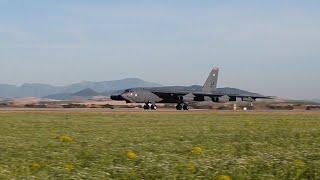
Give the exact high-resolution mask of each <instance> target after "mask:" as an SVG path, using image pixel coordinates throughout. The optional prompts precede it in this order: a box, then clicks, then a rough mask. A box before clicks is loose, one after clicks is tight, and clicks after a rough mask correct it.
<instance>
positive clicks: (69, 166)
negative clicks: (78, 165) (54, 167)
mask: <svg viewBox="0 0 320 180" xmlns="http://www.w3.org/2000/svg"><path fill="white" fill-rule="evenodd" d="M64 169H65V170H67V171H69V172H72V171H74V170H75V166H74V165H73V164H65V165H64Z"/></svg>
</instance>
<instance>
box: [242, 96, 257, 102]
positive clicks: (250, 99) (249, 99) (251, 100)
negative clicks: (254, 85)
mask: <svg viewBox="0 0 320 180" xmlns="http://www.w3.org/2000/svg"><path fill="white" fill-rule="evenodd" d="M242 101H246V102H254V101H255V99H253V98H252V97H243V98H242Z"/></svg>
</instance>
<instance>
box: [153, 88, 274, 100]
mask: <svg viewBox="0 0 320 180" xmlns="http://www.w3.org/2000/svg"><path fill="white" fill-rule="evenodd" d="M152 93H154V94H156V95H157V96H159V97H160V98H162V99H163V102H166V103H175V102H179V101H181V100H186V99H187V100H188V101H213V102H219V101H220V100H221V99H224V100H226V99H228V101H236V100H237V99H238V98H239V99H241V100H242V101H254V100H256V99H273V98H272V97H270V96H262V95H259V94H253V95H248V94H228V93H220V92H212V93H206V92H189V91H162V90H153V91H152Z"/></svg>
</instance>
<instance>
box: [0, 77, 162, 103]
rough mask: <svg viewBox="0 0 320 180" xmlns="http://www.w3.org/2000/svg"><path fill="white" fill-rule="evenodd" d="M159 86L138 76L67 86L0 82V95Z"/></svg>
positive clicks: (43, 95)
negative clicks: (18, 84)
mask: <svg viewBox="0 0 320 180" xmlns="http://www.w3.org/2000/svg"><path fill="white" fill-rule="evenodd" d="M153 86H161V85H159V84H156V83H152V82H147V81H144V80H141V79H138V78H127V79H121V80H114V81H102V82H91V81H84V82H80V83H75V84H71V85H67V86H52V85H48V84H31V83H28V84H23V85H21V86H15V85H8V84H0V97H5V98H21V97H31V96H32V97H45V96H49V95H53V94H65V95H66V94H73V93H76V92H79V91H82V90H84V89H92V90H93V91H96V92H105V91H115V90H119V89H127V88H133V87H153Z"/></svg>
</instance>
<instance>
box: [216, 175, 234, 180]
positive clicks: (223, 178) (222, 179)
mask: <svg viewBox="0 0 320 180" xmlns="http://www.w3.org/2000/svg"><path fill="white" fill-rule="evenodd" d="M218 180H232V178H231V177H230V176H226V175H221V176H219V177H218Z"/></svg>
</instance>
